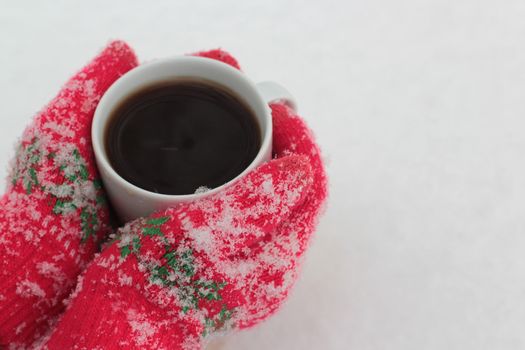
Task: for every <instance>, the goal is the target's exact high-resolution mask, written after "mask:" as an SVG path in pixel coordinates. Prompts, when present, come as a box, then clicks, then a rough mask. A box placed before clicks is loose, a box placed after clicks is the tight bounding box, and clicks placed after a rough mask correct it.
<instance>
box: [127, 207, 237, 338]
mask: <svg viewBox="0 0 525 350" xmlns="http://www.w3.org/2000/svg"><path fill="white" fill-rule="evenodd" d="M168 220H169V217H159V218H153V219H149V220H147V221H145V222H144V224H143V225H142V227H141V228H140V230H139V232H141V233H142V237H145V236H160V240H161V244H162V245H163V248H164V254H163V255H162V259H161V263H157V264H146V266H148V272H149V279H150V281H151V283H153V284H156V285H159V286H163V287H166V288H174V289H175V291H176V294H177V296H178V300H179V301H180V303H181V309H182V312H183V313H184V314H186V313H188V312H189V311H190V310H197V311H198V310H200V309H201V306H200V304H201V303H200V302H201V301H213V300H215V301H221V300H222V295H221V290H223V289H224V287H225V286H226V282H217V281H210V280H206V279H204V278H201V277H198V274H197V271H196V264H195V257H194V255H193V251H192V250H191V249H190V248H179V249H177V248H175V247H174V246H172V245H171V244H170V243H169V241H168V240H167V239H166V237H165V235H164V233H163V232H162V225H163V224H164V223H166V222H167V221H168ZM140 239H141V237H140V236H134V237H133V239H132V240H131V241H130V243H128V244H124V245H122V246H120V256H121V257H122V258H126V257H128V256H129V255H130V254H134V255H135V256H136V257H137V259H139V261H140V260H141V255H140V248H141V243H140ZM233 312H234V310H233V309H231V310H230V309H228V308H227V306H226V305H225V304H223V305H222V309H221V311H220V312H219V313H218V314H216V315H215V316H213V317H207V316H206V317H204V324H203V326H204V331H203V334H202V335H203V336H207V335H208V334H210V333H211V332H213V331H217V330H220V329H224V328H226V327H227V321H229V320H230V319H231V318H232V315H233Z"/></svg>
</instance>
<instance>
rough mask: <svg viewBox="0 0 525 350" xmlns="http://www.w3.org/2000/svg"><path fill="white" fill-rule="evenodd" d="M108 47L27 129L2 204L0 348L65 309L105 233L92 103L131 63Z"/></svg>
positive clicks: (123, 50)
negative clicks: (93, 150) (95, 150)
mask: <svg viewBox="0 0 525 350" xmlns="http://www.w3.org/2000/svg"><path fill="white" fill-rule="evenodd" d="M136 64H137V63H136V58H135V55H134V54H133V52H132V51H131V49H130V48H129V47H128V46H127V45H126V44H125V43H123V42H119V41H116V42H113V43H111V44H110V45H109V46H108V47H106V48H105V49H104V51H102V53H101V54H100V55H98V56H97V57H96V58H95V59H94V60H93V61H91V63H89V64H88V65H87V66H86V67H84V68H83V69H82V70H81V71H80V72H79V73H77V74H76V75H75V76H74V77H72V78H71V79H70V80H69V81H68V82H67V84H66V85H65V86H64V87H63V89H62V90H61V91H60V92H59V94H58V95H57V97H55V99H53V100H52V101H51V103H50V104H49V105H47V106H46V107H45V108H44V109H43V110H42V111H41V112H40V113H38V115H37V116H36V117H35V119H34V120H33V122H32V124H31V125H30V126H29V127H28V128H27V129H26V130H25V132H24V134H23V137H22V139H21V141H20V145H19V146H18V149H17V154H16V158H15V160H14V163H13V165H14V167H13V169H12V171H11V173H10V184H9V187H8V189H7V191H6V193H5V194H4V195H3V197H2V198H1V199H0V348H2V349H3V348H4V346H7V345H9V348H10V349H11V348H16V349H19V348H25V347H27V346H29V345H30V344H31V343H32V342H33V341H34V340H35V339H36V338H37V337H38V336H39V335H42V334H43V333H44V332H45V330H46V328H47V327H48V326H49V325H48V323H50V322H52V320H53V319H54V318H56V316H57V315H58V314H59V313H60V312H61V311H62V310H63V309H64V306H63V303H62V300H63V299H64V298H65V297H66V296H67V295H69V294H70V292H71V290H72V288H73V287H74V285H75V282H76V280H77V276H78V275H79V273H80V272H81V270H82V269H83V268H84V267H85V265H87V263H88V262H89V261H90V260H91V259H92V257H93V255H94V253H95V252H96V251H97V249H98V246H99V243H100V242H101V239H102V238H103V237H105V236H106V235H107V233H108V231H109V225H108V221H109V215H108V210H107V206H106V204H105V199H104V198H105V197H104V193H103V191H102V189H101V187H100V184H101V183H100V181H99V180H98V173H97V169H96V167H95V162H94V157H93V152H92V149H91V137H90V135H91V119H92V117H93V113H94V111H95V108H96V106H97V102H98V100H99V99H100V97H101V96H102V94H103V93H104V92H105V91H106V89H107V88H108V87H109V86H110V85H111V84H112V83H113V82H114V81H115V80H116V79H117V78H118V77H120V76H121V75H122V74H124V73H125V72H127V71H128V70H129V69H131V68H133V67H134V66H136Z"/></svg>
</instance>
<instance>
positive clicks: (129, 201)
mask: <svg viewBox="0 0 525 350" xmlns="http://www.w3.org/2000/svg"><path fill="white" fill-rule="evenodd" d="M186 78H190V79H191V78H194V79H198V80H205V81H209V82H211V83H213V84H214V85H221V86H223V87H225V88H227V89H228V90H230V91H231V92H233V93H234V94H235V95H236V96H237V97H238V98H240V99H241V100H242V101H243V102H244V103H246V105H247V106H249V107H250V109H251V110H252V111H253V113H254V115H255V117H256V118H257V121H258V123H259V125H260V129H261V140H262V143H261V148H260V150H259V152H258V153H257V156H256V157H255V159H254V160H253V161H252V162H251V164H250V165H249V166H248V167H247V168H246V169H245V170H244V171H243V172H242V173H240V174H239V175H238V176H237V177H235V178H234V179H232V180H230V181H228V182H227V183H225V184H223V185H221V186H219V187H215V188H213V189H210V190H209V191H207V192H204V193H196V194H185V195H167V194H160V193H155V192H150V191H147V190H144V189H142V188H140V187H137V186H135V185H133V184H132V183H130V182H128V181H126V180H124V178H122V177H121V176H120V175H119V174H118V173H117V172H116V171H115V170H114V169H113V168H112V167H111V164H110V162H109V160H108V156H107V152H106V149H105V146H104V134H105V131H106V125H107V122H108V119H109V117H110V116H111V114H112V113H113V111H114V109H115V108H116V107H118V106H119V105H120V103H121V102H122V101H123V100H124V99H125V98H126V97H128V96H130V95H131V94H133V93H134V92H136V91H138V90H141V89H143V88H144V87H147V86H150V85H155V84H157V83H160V82H169V81H172V80H179V79H186ZM277 100H283V101H284V102H285V103H287V104H288V105H289V106H290V107H292V108H295V106H296V104H295V101H294V99H293V97H292V96H291V95H290V93H289V92H288V91H287V90H286V89H285V88H283V87H282V86H280V85H278V84H276V83H273V82H263V83H259V84H254V83H253V82H251V81H250V80H249V79H248V78H247V77H246V75H245V74H244V73H242V72H240V71H239V70H237V69H235V68H233V67H231V66H229V65H227V64H225V63H222V62H219V61H216V60H212V59H209V58H203V57H195V56H179V57H174V58H166V59H160V60H155V61H152V62H149V63H146V64H143V65H141V66H139V67H136V68H134V69H132V70H131V71H129V72H128V73H126V74H124V75H123V76H122V77H120V78H119V79H118V80H117V81H116V82H115V83H114V84H113V85H112V86H111V87H110V88H109V89H108V90H107V91H106V93H105V94H104V96H103V97H102V99H101V100H100V102H99V104H98V106H97V109H96V111H95V116H94V118H93V125H92V127H91V137H92V142H93V149H94V152H95V158H96V161H97V165H98V169H99V172H100V175H101V177H102V181H103V182H104V186H105V189H106V192H107V194H108V196H109V200H110V201H111V204H112V205H113V208H114V209H115V211H116V213H117V215H118V216H119V218H120V219H121V220H122V221H124V222H126V221H129V220H132V219H135V218H138V217H141V216H147V215H149V214H151V213H152V212H154V211H156V210H161V209H165V208H168V207H171V206H173V205H176V204H179V203H183V202H189V201H193V200H196V199H199V198H202V197H206V196H209V195H212V194H214V193H217V192H218V191H221V190H222V189H224V188H225V187H227V186H230V185H231V184H232V183H234V182H235V181H237V180H238V179H239V178H240V177H242V176H244V175H246V174H247V173H248V172H249V171H250V170H252V169H254V168H255V167H257V166H258V165H260V164H262V163H264V162H266V161H268V160H269V159H270V158H271V153H272V149H271V148H272V117H271V111H270V108H269V107H268V103H270V102H274V101H277Z"/></svg>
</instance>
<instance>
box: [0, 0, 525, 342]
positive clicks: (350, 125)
mask: <svg viewBox="0 0 525 350" xmlns="http://www.w3.org/2000/svg"><path fill="white" fill-rule="evenodd" d="M15 3H16V5H13V4H15ZM0 4H1V5H0V6H1V8H0V53H1V54H0V96H2V100H1V101H2V102H1V103H0V118H1V121H0V123H1V129H0V163H1V164H6V163H7V160H8V159H9V158H10V155H11V154H12V152H10V151H11V146H12V144H13V143H14V142H15V139H16V137H17V135H18V134H20V132H21V131H22V129H23V126H24V125H25V124H26V123H27V122H28V120H29V118H30V117H31V116H32V114H33V113H34V112H35V111H37V110H38V109H39V108H40V107H41V106H42V105H43V104H44V103H46V101H47V100H48V99H50V98H51V97H52V95H53V94H54V93H55V92H56V91H57V90H58V88H59V87H60V85H61V83H62V82H64V81H65V79H66V78H67V77H68V76H69V75H70V74H71V73H73V72H74V71H75V70H76V69H78V68H79V67H81V66H82V64H84V63H85V62H86V61H87V60H88V59H89V58H90V57H91V56H93V55H94V53H95V52H96V51H97V50H98V49H99V48H100V47H101V46H102V45H103V44H104V43H105V42H106V41H107V40H108V39H109V38H123V39H126V40H128V41H129V43H130V44H131V45H132V46H134V47H135V49H136V51H137V53H138V54H139V56H140V58H141V59H142V60H146V59H151V58H154V57H159V56H166V55H171V54H175V53H185V52H191V51H194V50H201V49H207V48H214V47H217V46H221V47H223V48H225V49H228V50H230V51H231V52H232V53H233V54H235V55H236V56H237V57H238V59H239V60H240V62H241V64H242V66H243V68H244V70H245V71H246V72H247V73H248V74H249V75H250V77H251V78H253V79H254V80H255V81H260V80H266V79H270V80H275V81H278V82H280V83H282V84H283V85H284V86H286V87H287V88H288V89H289V90H290V91H291V92H292V93H293V94H294V96H296V97H297V100H298V103H299V109H300V111H301V113H302V114H303V115H304V117H305V118H306V119H307V120H308V122H309V123H310V125H311V126H312V127H313V129H314V130H315V131H316V134H317V136H318V140H319V142H320V143H321V145H322V148H323V150H324V153H325V155H326V157H327V159H328V160H329V168H328V170H329V174H330V178H331V191H332V194H331V199H330V202H329V207H328V211H327V213H326V215H325V216H324V219H323V221H322V223H321V225H320V227H319V231H318V235H317V238H316V240H315V242H314V244H313V246H312V248H311V251H310V253H309V255H308V259H307V261H306V265H305V268H304V273H303V276H302V279H301V280H300V282H299V283H298V285H297V288H296V289H295V291H294V293H293V296H292V298H291V299H290V300H289V302H288V303H287V304H286V306H285V307H284V308H283V309H282V310H281V312H280V313H279V314H278V315H277V316H275V317H274V318H272V319H271V320H269V321H268V322H266V323H265V324H263V325H261V326H260V327H259V328H257V329H254V330H251V331H247V332H244V333H241V334H239V335H237V336H235V337H234V338H232V339H230V341H229V343H228V346H227V348H228V349H272V350H278V349H283V350H284V349H356V350H372V349H377V350H383V349H398V350H407V349H414V350H420V349H436V350H442V349H461V350H464V349H472V350H479V349H523V348H525V332H523V325H524V323H525V278H524V276H525V254H524V252H525V234H524V230H525V216H524V215H523V214H524V207H525V205H524V204H525V203H524V199H523V198H524V195H525V166H524V162H525V159H524V158H525V157H524V156H523V151H524V150H525V137H524V136H525V135H524V133H525V132H524V129H525V99H524V95H525V40H524V37H525V35H524V34H525V21H524V20H523V19H524V18H525V2H523V1H522V0H505V1H496V0H494V1H482V0H470V1H467V0H463V1H462V0H425V1H423V0H397V1H391V0H369V1H361V0H349V1H340V2H330V1H312V2H305V1H294V2H279V4H277V2H275V4H272V2H271V1H267V0H265V1H253V0H252V1H233V0H229V1H209V2H200V1H197V0H195V1H178V2H176V1H169V0H166V1H159V2H156V3H155V5H153V2H151V4H149V5H147V4H146V2H140V3H139V2H130V1H111V2H109V1H86V2H82V3H81V2H72V1H69V2H66V1H63V2H55V3H53V4H52V3H51V2H49V1H45V2H44V1H39V2H36V1H35V2H34V3H28V2H25V3H24V2H22V1H19V2H14V1H7V0H1V2H0ZM108 4H111V6H110V5H108ZM4 173H5V172H4ZM4 173H2V175H3V174H4Z"/></svg>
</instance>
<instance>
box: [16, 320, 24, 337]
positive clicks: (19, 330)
mask: <svg viewBox="0 0 525 350" xmlns="http://www.w3.org/2000/svg"><path fill="white" fill-rule="evenodd" d="M24 328H26V323H25V322H22V323H20V324H19V325H18V327H16V329H15V334H17V335H18V334H20V333H22V331H23V330H24Z"/></svg>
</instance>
